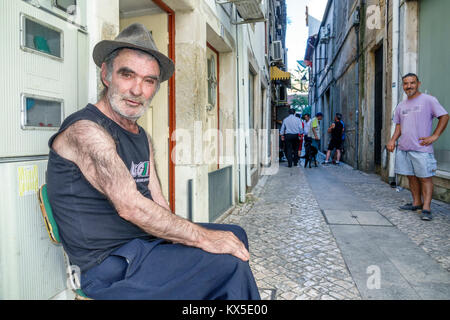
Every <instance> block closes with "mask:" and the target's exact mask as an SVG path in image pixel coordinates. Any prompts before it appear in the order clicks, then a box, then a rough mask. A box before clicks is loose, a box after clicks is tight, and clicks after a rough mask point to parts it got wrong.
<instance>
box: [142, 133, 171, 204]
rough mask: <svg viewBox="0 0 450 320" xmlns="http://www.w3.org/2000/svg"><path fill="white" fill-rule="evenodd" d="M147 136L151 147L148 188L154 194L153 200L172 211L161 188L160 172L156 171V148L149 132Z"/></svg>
mask: <svg viewBox="0 0 450 320" xmlns="http://www.w3.org/2000/svg"><path fill="white" fill-rule="evenodd" d="M147 138H148V145H149V148H150V181H149V185H148V188H149V190H150V193H151V194H152V198H153V201H155V202H156V203H157V204H159V205H160V206H161V207H163V208H164V209H167V210H169V211H170V207H169V204H168V203H167V200H166V198H164V194H163V193H162V190H161V183H160V182H159V178H158V173H157V171H156V165H155V155H154V149H153V146H152V141H151V138H150V136H149V135H148V134H147Z"/></svg>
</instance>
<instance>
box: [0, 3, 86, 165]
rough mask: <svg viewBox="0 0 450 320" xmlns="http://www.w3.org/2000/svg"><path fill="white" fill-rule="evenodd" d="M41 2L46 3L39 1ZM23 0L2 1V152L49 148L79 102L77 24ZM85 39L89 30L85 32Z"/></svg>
mask: <svg viewBox="0 0 450 320" xmlns="http://www.w3.org/2000/svg"><path fill="white" fill-rule="evenodd" d="M43 8H44V7H43ZM43 8H36V7H34V6H32V5H30V4H29V3H28V2H25V1H21V0H12V1H1V2H0V20H1V21H2V26H3V27H2V30H0V32H1V33H2V37H1V39H3V41H2V45H1V46H0V56H1V59H0V66H1V68H2V70H4V74H5V75H7V77H5V78H4V79H3V80H1V81H0V88H1V92H2V100H1V102H2V111H3V116H2V117H1V118H0V128H1V131H2V138H1V139H2V141H1V145H2V148H1V149H0V158H10V157H23V156H35V155H46V154H48V147H47V142H48V139H49V138H50V136H51V135H52V134H53V133H55V131H56V130H57V129H58V127H59V126H60V124H61V122H62V119H64V118H65V117H66V116H67V115H69V114H71V113H73V112H74V111H76V110H77V109H78V108H79V101H78V100H79V97H78V87H79V82H78V77H77V75H78V73H79V70H81V69H83V67H85V68H87V66H79V64H78V62H79V60H80V59H79V57H78V55H79V54H83V55H85V54H86V53H85V52H84V51H83V52H82V53H79V50H78V49H79V48H78V47H79V44H78V43H79V41H78V38H79V36H80V35H79V33H80V31H79V30H80V29H79V28H78V27H77V26H75V25H74V24H72V23H71V22H70V21H66V20H63V19H62V18H59V17H58V16H55V15H53V14H51V13H50V12H47V11H44V10H43ZM84 37H85V38H86V41H87V35H84Z"/></svg>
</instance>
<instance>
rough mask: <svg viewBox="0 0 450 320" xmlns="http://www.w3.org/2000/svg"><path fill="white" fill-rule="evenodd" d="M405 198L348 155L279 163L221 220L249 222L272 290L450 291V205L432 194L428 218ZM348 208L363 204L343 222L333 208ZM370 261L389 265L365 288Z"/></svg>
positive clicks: (255, 263) (385, 294) (364, 294)
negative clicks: (332, 161) (337, 162)
mask: <svg viewBox="0 0 450 320" xmlns="http://www.w3.org/2000/svg"><path fill="white" fill-rule="evenodd" d="M311 182H312V183H311ZM344 192H345V193H346V194H351V196H352V197H353V198H351V197H346V196H344ZM340 193H342V194H340ZM355 197H356V198H355ZM352 199H358V200H353V201H352ZM407 200H409V192H408V190H400V191H397V190H396V189H393V188H391V187H390V186H389V185H388V184H386V183H384V182H383V181H381V179H380V177H379V176H377V175H374V174H366V173H363V172H361V171H357V170H353V169H352V168H350V167H349V166H346V165H345V164H343V165H341V166H334V165H330V166H321V165H319V167H318V168H314V167H313V168H311V169H309V168H308V169H304V168H303V167H300V168H299V167H294V168H287V167H286V164H285V163H281V164H280V168H279V171H278V173H277V174H275V175H272V176H265V177H264V178H263V179H262V180H261V181H260V183H259V184H258V185H257V187H256V188H255V189H254V190H253V192H252V194H250V195H249V201H247V202H246V203H245V204H243V205H241V206H238V207H237V208H236V209H235V210H233V211H232V212H231V213H230V214H228V215H226V216H224V217H221V218H220V219H219V220H218V221H217V222H222V223H233V224H238V225H241V226H242V227H244V229H245V230H246V231H247V234H248V237H249V245H250V253H251V260H250V265H251V267H252V269H253V272H254V276H255V278H256V281H257V284H258V287H259V288H260V292H261V297H262V299H264V300H275V299H276V300H317V299H320V300H344V299H345V300H360V299H448V298H450V272H449V271H450V248H449V246H450V241H449V240H450V239H449V236H450V216H449V213H450V206H449V205H448V204H445V203H442V202H437V201H433V204H432V210H433V213H434V219H433V221H431V222H425V221H422V220H420V219H419V218H418V214H417V213H413V212H405V211H401V210H399V209H397V208H398V206H399V205H401V204H402V203H404V202H405V201H407ZM333 206H334V209H335V210H334V211H333V210H330V209H331V208H333ZM355 210H359V211H355ZM364 210H365V211H364ZM368 210H371V211H368ZM346 211H348V212H350V215H351V216H349V217H348V218H349V219H352V217H353V218H356V213H355V212H359V213H358V214H359V219H353V220H354V221H356V222H355V223H352V221H350V222H346V221H345V219H344V221H341V222H339V219H342V218H343V216H342V215H341V216H336V215H333V214H334V213H339V214H342V213H343V212H346ZM370 212H372V215H371V216H368V217H369V220H367V217H366V218H365V219H366V220H365V221H366V222H363V221H364V219H363V218H364V217H365V216H364V215H363V213H370ZM344 218H345V217H344ZM333 219H338V220H336V221H334V222H333V221H332V220H333ZM358 221H359V222H358ZM379 222H381V223H379ZM349 238H350V240H349ZM392 243H395V245H392ZM397 249H398V251H396V250H397ZM397 253H398V254H397ZM397 255H398V256H399V257H396V256H397ZM371 261H375V264H376V265H379V267H380V269H381V288H375V289H373V288H372V289H371V288H367V286H368V285H367V279H368V277H369V276H370V274H367V273H366V271H367V270H368V269H367V266H369V265H371V264H373V262H371ZM377 289H378V290H377Z"/></svg>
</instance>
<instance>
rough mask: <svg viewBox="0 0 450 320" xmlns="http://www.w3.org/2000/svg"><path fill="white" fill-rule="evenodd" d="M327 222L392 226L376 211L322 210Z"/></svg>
mask: <svg viewBox="0 0 450 320" xmlns="http://www.w3.org/2000/svg"><path fill="white" fill-rule="evenodd" d="M323 214H324V216H325V219H326V221H327V222H328V224H352V225H366V226H386V227H392V226H393V225H392V223H391V222H389V220H387V219H386V218H385V217H384V216H382V215H381V214H379V213H378V212H377V211H353V210H328V209H327V210H323Z"/></svg>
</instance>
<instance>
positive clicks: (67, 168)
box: [47, 104, 154, 272]
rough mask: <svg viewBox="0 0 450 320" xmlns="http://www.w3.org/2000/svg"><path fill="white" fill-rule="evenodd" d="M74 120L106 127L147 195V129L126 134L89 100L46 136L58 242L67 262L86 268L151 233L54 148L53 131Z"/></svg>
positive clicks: (137, 183)
mask: <svg viewBox="0 0 450 320" xmlns="http://www.w3.org/2000/svg"><path fill="white" fill-rule="evenodd" d="M79 120H90V121H93V122H95V123H97V124H99V125H101V126H102V127H103V128H105V129H106V131H107V132H109V133H110V134H111V136H112V137H113V139H114V140H115V142H116V150H117V153H118V154H119V156H120V158H122V160H123V162H124V163H125V166H126V167H127V168H128V169H129V170H130V174H131V175H132V177H133V178H134V180H135V182H136V186H137V189H138V190H139V192H141V194H142V195H143V196H145V197H147V198H149V199H152V196H151V194H150V190H149V189H148V183H149V173H150V149H149V144H148V138H147V134H146V133H145V131H144V129H143V128H142V127H140V126H139V133H138V134H134V133H131V132H129V131H127V130H125V129H123V128H122V127H120V126H119V125H118V124H117V123H115V122H114V121H112V120H111V119H109V118H108V117H106V116H105V115H104V114H103V113H102V112H101V111H100V110H98V109H97V107H96V106H94V105H92V104H88V105H87V106H86V107H85V108H84V109H82V110H79V111H77V112H75V113H73V114H72V115H70V116H69V117H67V118H66V119H65V120H64V122H63V124H62V125H61V128H60V129H59V131H58V132H57V133H56V134H55V135H53V136H52V137H51V138H50V140H49V147H50V154H49V160H48V167H47V189H48V197H49V200H50V204H51V206H52V209H53V214H54V216H55V220H56V223H57V225H58V228H59V234H60V237H61V242H62V244H63V246H64V249H65V250H66V252H67V254H68V255H69V259H70V262H71V264H73V265H77V266H78V267H80V269H81V271H82V272H83V271H86V270H88V269H90V268H91V267H93V266H95V265H96V264H99V263H101V262H102V261H103V260H104V259H105V258H106V257H107V256H108V255H109V254H110V253H111V252H112V251H114V250H115V249H116V248H118V247H120V246H121V245H123V244H125V243H127V242H128V241H130V240H132V239H135V238H147V239H151V238H154V237H153V236H151V235H149V234H147V233H146V232H144V231H143V230H141V229H140V228H138V227H137V226H136V225H134V224H132V223H130V222H128V221H126V220H124V219H122V218H121V217H120V216H119V215H118V213H117V211H116V210H115V208H114V207H113V205H112V204H111V203H110V202H109V200H108V199H107V198H106V197H105V196H104V195H103V194H101V193H100V192H99V191H97V190H96V189H95V188H94V187H93V186H92V185H91V184H90V183H89V182H88V181H87V180H86V178H85V177H84V176H83V174H82V173H81V171H80V169H79V168H78V166H77V165H76V164H75V163H73V162H72V161H69V160H67V159H65V158H63V157H61V156H59V155H58V154H57V153H56V152H55V151H54V150H53V149H52V144H53V141H54V140H55V138H56V136H57V135H58V134H59V133H61V132H62V131H64V130H65V129H67V127H69V126H70V125H71V124H73V123H75V122H76V121H79Z"/></svg>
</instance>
